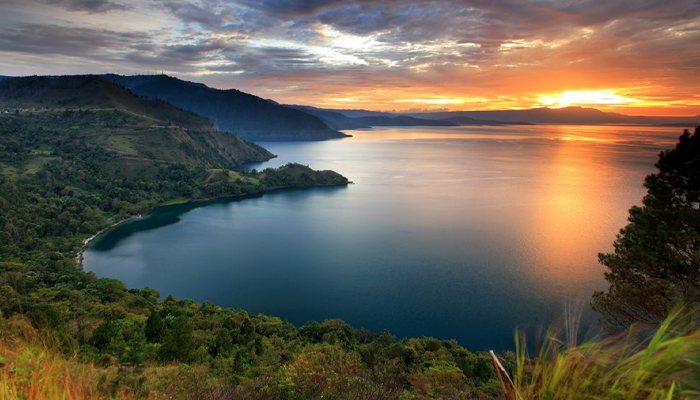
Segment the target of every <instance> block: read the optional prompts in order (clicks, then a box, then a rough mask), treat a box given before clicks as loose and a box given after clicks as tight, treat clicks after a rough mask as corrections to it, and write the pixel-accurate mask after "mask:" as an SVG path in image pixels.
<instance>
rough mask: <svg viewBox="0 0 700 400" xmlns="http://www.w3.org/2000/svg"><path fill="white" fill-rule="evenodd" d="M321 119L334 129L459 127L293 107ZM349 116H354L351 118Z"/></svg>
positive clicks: (363, 112)
mask: <svg viewBox="0 0 700 400" xmlns="http://www.w3.org/2000/svg"><path fill="white" fill-rule="evenodd" d="M291 107H294V108H297V109H300V110H303V111H306V112H308V113H310V114H313V115H315V116H317V117H319V118H321V119H322V120H323V121H324V122H325V123H326V124H327V125H328V126H330V127H331V128H333V129H339V130H341V129H363V128H370V127H373V126H457V125H459V124H457V123H454V122H451V121H436V120H430V119H422V118H414V117H408V116H399V115H396V114H392V113H386V112H374V111H366V110H332V109H323V108H316V107H309V106H296V105H295V106H291ZM349 115H354V117H351V116H349Z"/></svg>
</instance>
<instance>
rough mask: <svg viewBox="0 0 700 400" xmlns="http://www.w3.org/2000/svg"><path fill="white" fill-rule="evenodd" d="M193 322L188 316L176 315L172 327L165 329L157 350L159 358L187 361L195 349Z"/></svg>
mask: <svg viewBox="0 0 700 400" xmlns="http://www.w3.org/2000/svg"><path fill="white" fill-rule="evenodd" d="M193 332H194V324H193V323H192V321H191V320H190V319H189V318H188V317H177V318H175V320H174V321H173V326H172V328H170V329H168V330H167V333H166V335H165V340H164V341H163V345H162V346H161V348H160V349H159V350H158V356H159V357H160V359H161V360H166V361H170V360H179V361H183V362H189V361H190V360H191V359H192V355H193V353H194V350H195V345H194V338H193V337H192V333H193Z"/></svg>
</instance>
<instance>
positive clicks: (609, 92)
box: [537, 89, 642, 108]
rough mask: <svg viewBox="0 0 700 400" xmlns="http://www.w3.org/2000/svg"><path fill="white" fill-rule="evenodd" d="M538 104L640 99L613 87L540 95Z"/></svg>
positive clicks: (611, 103)
mask: <svg viewBox="0 0 700 400" xmlns="http://www.w3.org/2000/svg"><path fill="white" fill-rule="evenodd" d="M537 101H538V102H539V103H540V105H543V106H546V107H551V108H562V107H571V106H617V105H620V106H623V105H625V106H626V105H631V104H633V103H640V102H642V100H639V99H635V98H631V97H626V96H623V95H620V94H617V93H616V91H615V90H614V89H602V90H567V91H565V92H562V93H559V94H548V95H541V96H539V97H538V98H537Z"/></svg>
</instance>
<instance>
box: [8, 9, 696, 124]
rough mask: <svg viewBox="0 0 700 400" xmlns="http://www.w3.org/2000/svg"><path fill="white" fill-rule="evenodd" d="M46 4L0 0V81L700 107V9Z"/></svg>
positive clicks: (336, 103) (388, 103) (269, 94)
mask: <svg viewBox="0 0 700 400" xmlns="http://www.w3.org/2000/svg"><path fill="white" fill-rule="evenodd" d="M48 3H49V4H47V0H42V1H39V0H2V1H0V26H2V28H3V29H2V34H0V75H5V76H14V75H34V74H36V75H60V74H85V73H103V72H116V73H120V74H123V75H132V74H151V73H154V72H156V71H157V72H163V73H167V74H169V75H173V76H176V77H178V78H182V79H185V80H192V81H196V82H202V83H205V84H207V85H209V86H212V87H215V88H220V89H231V88H235V89H239V90H241V91H244V92H247V93H252V94H255V95H258V96H260V97H263V98H271V99H273V100H275V101H277V102H279V103H283V104H306V105H312V106H317V107H329V108H333V107H343V108H346V107H352V108H358V109H360V108H362V109H373V110H379V111H427V110H440V111H446V110H449V111H461V110H502V109H527V108H533V107H551V108H561V107H567V106H581V107H594V108H599V109H601V110H603V111H615V112H618V113H623V114H634V115H640V114H642V115H657V116H667V115H674V116H688V117H690V116H695V115H698V112H700V90H699V88H700V68H697V66H698V61H697V60H699V59H700V47H699V46H697V43H698V42H699V41H700V7H698V5H697V4H696V3H697V2H696V1H689V0H665V1H663V2H639V1H633V0H620V1H614V2H600V1H584V2H571V1H563V0H561V1H560V0H553V1H546V2H542V1H539V0H503V1H498V2H489V1H479V2H471V1H467V2H465V1H461V0H447V1H440V2H426V1H423V0H402V1H395V0H373V1H369V0H347V1H339V0H337V1H299V0H256V1H253V0H241V1H211V2H206V1H196V0H159V1H158V2H157V3H158V4H159V5H158V6H153V5H151V6H146V5H144V4H145V3H149V2H145V3H144V2H143V1H139V0H95V1H78V0H61V1H48ZM154 4H155V3H154ZM46 60H50V62H46Z"/></svg>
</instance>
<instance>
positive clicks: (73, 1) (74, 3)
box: [43, 0, 130, 13]
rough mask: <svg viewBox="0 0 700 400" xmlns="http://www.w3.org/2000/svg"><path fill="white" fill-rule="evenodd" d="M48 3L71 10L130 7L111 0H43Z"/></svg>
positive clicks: (95, 11) (88, 10)
mask: <svg viewBox="0 0 700 400" xmlns="http://www.w3.org/2000/svg"><path fill="white" fill-rule="evenodd" d="M43 1H44V2H45V3H47V4H53V5H60V6H62V7H65V8H66V9H67V10H69V11H86V12H89V13H105V12H108V11H115V10H128V9H129V8H130V7H128V6H126V5H124V4H120V3H117V2H114V1H110V0H43Z"/></svg>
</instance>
